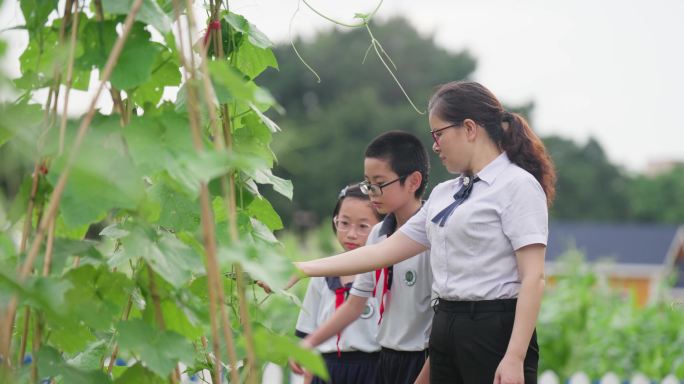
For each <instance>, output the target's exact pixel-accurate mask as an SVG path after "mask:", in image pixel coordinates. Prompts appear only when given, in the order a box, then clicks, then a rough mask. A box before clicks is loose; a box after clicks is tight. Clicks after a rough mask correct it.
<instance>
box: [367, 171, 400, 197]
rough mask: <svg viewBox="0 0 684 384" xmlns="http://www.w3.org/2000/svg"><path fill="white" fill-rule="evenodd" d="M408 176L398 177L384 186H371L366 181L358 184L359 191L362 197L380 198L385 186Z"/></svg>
mask: <svg viewBox="0 0 684 384" xmlns="http://www.w3.org/2000/svg"><path fill="white" fill-rule="evenodd" d="M407 176H408V175H404V176H399V177H398V178H396V179H394V180H392V181H388V182H386V183H384V184H371V183H370V182H369V181H368V180H366V181H363V182H361V184H359V189H361V193H363V194H364V195H372V196H382V189H383V188H385V187H386V186H388V185H390V184H393V183H396V182H397V181H399V180H401V179H405V178H406V177H407Z"/></svg>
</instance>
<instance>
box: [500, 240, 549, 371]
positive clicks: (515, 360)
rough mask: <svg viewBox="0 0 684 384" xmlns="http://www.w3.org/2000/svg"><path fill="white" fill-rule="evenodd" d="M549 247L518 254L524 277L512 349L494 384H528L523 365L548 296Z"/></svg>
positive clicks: (530, 248) (535, 246) (536, 246)
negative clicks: (546, 264)
mask: <svg viewBox="0 0 684 384" xmlns="http://www.w3.org/2000/svg"><path fill="white" fill-rule="evenodd" d="M545 253H546V247H545V246H544V245H542V244H532V245H528V246H525V247H523V248H520V249H519V250H517V251H516V252H515V256H516V259H517V261H518V275H519V276H520V283H521V284H520V292H519V293H518V304H517V306H516V309H515V321H514V323H513V333H512V334H511V339H510V341H509V342H508V349H507V350H506V354H505V355H504V358H503V359H502V360H501V363H499V367H498V368H497V370H496V375H495V376H494V383H495V384H499V383H506V384H508V383H514V384H524V382H525V377H524V375H523V362H524V360H525V355H526V354H527V348H528V346H529V344H530V340H531V339H532V332H534V327H535V325H536V324H537V315H538V314H539V308H540V306H541V299H542V294H543V292H544V285H545V280H544V254H545Z"/></svg>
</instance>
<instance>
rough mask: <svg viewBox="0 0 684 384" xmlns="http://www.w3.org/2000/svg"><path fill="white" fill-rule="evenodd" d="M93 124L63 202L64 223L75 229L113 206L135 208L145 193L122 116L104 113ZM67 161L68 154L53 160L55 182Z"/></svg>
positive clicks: (101, 216) (51, 171)
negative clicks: (121, 123) (127, 146)
mask: <svg viewBox="0 0 684 384" xmlns="http://www.w3.org/2000/svg"><path fill="white" fill-rule="evenodd" d="M93 126H94V127H93V129H92V130H91V132H90V134H89V135H88V136H86V139H85V142H84V144H83V146H82V148H81V151H80V152H79V154H78V156H77V158H76V162H75V164H74V165H73V167H72V169H71V172H70V176H69V182H68V183H67V185H66V188H65V189H64V194H63V197H62V201H61V205H60V210H61V213H62V215H63V217H64V223H65V224H66V225H67V226H68V227H71V228H74V227H79V226H81V225H84V224H88V223H92V222H95V221H98V220H101V219H103V218H104V216H105V215H106V214H107V212H108V211H109V210H110V209H113V208H120V209H129V210H135V209H136V208H137V207H138V205H139V204H140V202H141V201H142V200H143V198H144V196H145V190H144V186H143V181H142V175H141V174H140V173H138V171H137V169H136V167H135V166H134V165H133V163H132V161H131V159H130V158H129V157H128V156H127V155H126V149H125V147H124V141H123V140H122V137H121V131H120V128H119V121H118V118H117V117H115V116H108V117H104V116H102V117H100V118H99V119H98V121H97V122H94V123H93ZM67 142H70V140H69V139H68V140H67ZM65 164H66V158H65V156H62V157H60V158H57V159H56V160H55V162H54V163H53V166H52V169H51V170H50V172H49V173H48V175H47V178H48V180H49V181H50V183H51V184H52V185H55V184H56V183H57V179H58V178H59V175H60V174H61V173H62V172H63V170H64V166H65Z"/></svg>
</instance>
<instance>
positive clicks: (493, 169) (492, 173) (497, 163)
mask: <svg viewBox="0 0 684 384" xmlns="http://www.w3.org/2000/svg"><path fill="white" fill-rule="evenodd" d="M510 164H511V160H510V159H509V158H508V155H507V154H506V152H505V151H504V152H502V153H501V154H500V155H499V156H497V157H496V159H494V160H492V161H491V162H490V163H489V164H487V165H486V166H485V167H484V168H482V170H481V171H480V172H478V173H477V177H479V178H480V180H482V181H484V182H485V183H487V184H489V185H491V184H492V183H493V182H494V179H496V177H497V176H498V175H499V174H500V173H501V172H502V171H503V170H504V169H506V168H507V167H508V166H509V165H510Z"/></svg>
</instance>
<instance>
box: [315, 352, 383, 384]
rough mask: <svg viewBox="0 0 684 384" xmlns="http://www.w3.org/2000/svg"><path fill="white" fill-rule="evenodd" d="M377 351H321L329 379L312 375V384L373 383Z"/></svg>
mask: <svg viewBox="0 0 684 384" xmlns="http://www.w3.org/2000/svg"><path fill="white" fill-rule="evenodd" d="M379 355H380V353H379V352H372V353H368V352H342V354H341V355H340V356H338V355H337V352H331V353H323V354H322V356H323V360H324V361H325V365H326V366H327V368H328V373H329V374H330V381H325V380H323V379H321V378H319V377H314V378H313V381H312V384H374V383H375V375H376V368H377V364H378V357H379Z"/></svg>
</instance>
